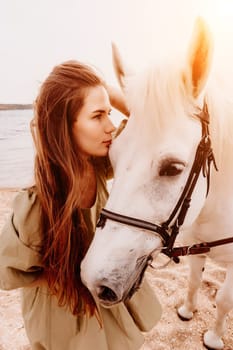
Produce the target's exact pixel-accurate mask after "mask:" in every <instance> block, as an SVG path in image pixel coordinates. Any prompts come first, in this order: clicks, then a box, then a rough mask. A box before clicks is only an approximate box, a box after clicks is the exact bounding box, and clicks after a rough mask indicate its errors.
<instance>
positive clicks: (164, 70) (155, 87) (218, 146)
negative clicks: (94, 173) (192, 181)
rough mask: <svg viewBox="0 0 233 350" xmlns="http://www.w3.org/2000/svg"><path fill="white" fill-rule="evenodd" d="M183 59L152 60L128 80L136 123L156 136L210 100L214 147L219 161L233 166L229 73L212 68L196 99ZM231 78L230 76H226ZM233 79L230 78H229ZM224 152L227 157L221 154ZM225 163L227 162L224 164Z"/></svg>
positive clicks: (131, 107) (145, 132) (231, 105)
mask: <svg viewBox="0 0 233 350" xmlns="http://www.w3.org/2000/svg"><path fill="white" fill-rule="evenodd" d="M183 72H184V62H183V61H182V59H178V60H177V61H175V60H174V59H173V58H172V60H171V62H170V63H169V62H163V63H161V62H160V64H156V65H155V64H153V65H151V66H149V67H148V68H147V69H145V70H144V71H143V72H141V73H139V74H137V75H135V76H131V77H129V78H128V80H127V84H126V94H127V100H128V104H129V108H130V110H131V114H132V117H133V118H134V124H135V125H137V129H138V130H139V131H140V137H141V138H143V135H144V136H145V137H146V138H147V139H148V137H150V135H151V137H152V138H154V135H155V133H157V132H163V131H164V130H166V128H167V127H169V125H171V124H174V123H176V120H178V118H187V117H190V116H192V115H194V114H197V113H198V109H199V108H202V107H203V103H204V99H205V100H206V102H207V105H208V110H209V114H210V130H211V139H212V144H213V148H214V151H215V153H216V157H217V160H218V163H219V164H221V165H222V164H223V163H224V162H225V163H227V164H228V166H229V162H231V163H232V166H233V152H232V147H233V136H232V135H233V97H232V96H231V95H232V93H231V91H232V90H231V88H230V85H231V84H229V82H228V80H229V79H230V76H229V77H227V74H226V76H225V77H224V76H223V75H222V74H221V71H220V72H219V74H216V73H215V72H214V71H213V72H211V74H210V77H209V79H208V82H207V84H206V87H205V91H203V93H202V98H201V99H198V100H196V101H195V100H194V99H193V97H192V96H189V95H188V94H187V91H186V88H185V84H184V81H183ZM227 78H228V80H227ZM230 83H231V82H230ZM223 152H224V157H222V154H223ZM223 165H224V164H223Z"/></svg>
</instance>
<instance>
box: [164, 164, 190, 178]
mask: <svg viewBox="0 0 233 350" xmlns="http://www.w3.org/2000/svg"><path fill="white" fill-rule="evenodd" d="M183 169H184V164H183V163H174V162H173V163H169V164H164V165H163V166H162V167H161V169H160V171H159V176H176V175H179V174H180V173H181V172H182V171H183Z"/></svg>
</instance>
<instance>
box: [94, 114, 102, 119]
mask: <svg viewBox="0 0 233 350" xmlns="http://www.w3.org/2000/svg"><path fill="white" fill-rule="evenodd" d="M101 117H102V114H96V115H94V117H93V118H94V119H100V118H101Z"/></svg>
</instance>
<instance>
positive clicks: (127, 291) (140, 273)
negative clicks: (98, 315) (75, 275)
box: [81, 256, 152, 308]
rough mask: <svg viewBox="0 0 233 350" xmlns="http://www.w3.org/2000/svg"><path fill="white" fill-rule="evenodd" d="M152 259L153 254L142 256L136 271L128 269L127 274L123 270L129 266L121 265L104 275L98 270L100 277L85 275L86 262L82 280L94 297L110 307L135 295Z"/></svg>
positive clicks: (82, 270) (96, 274)
mask: <svg viewBox="0 0 233 350" xmlns="http://www.w3.org/2000/svg"><path fill="white" fill-rule="evenodd" d="M151 261H152V257H151V256H142V257H140V258H138V259H137V260H136V264H135V269H134V271H128V273H127V274H124V273H122V271H126V270H128V267H127V266H121V268H118V269H117V268H115V269H114V270H112V271H111V272H108V275H107V274H105V275H104V276H101V273H100V271H99V272H96V273H95V276H99V277H95V278H91V277H90V276H86V275H85V264H84V265H82V268H81V277H82V281H83V283H84V284H85V285H86V287H87V288H88V289H89V290H90V292H91V293H92V295H93V297H94V299H95V300H96V301H97V302H98V303H99V304H101V305H102V306H104V307H106V308H109V307H112V306H114V305H116V304H118V303H120V302H124V301H126V300H129V299H130V298H131V297H132V296H133V295H134V293H135V292H136V291H137V290H138V289H139V288H140V285H141V283H142V280H143V277H144V273H145V270H146V268H147V266H148V265H149V264H150V263H151ZM92 276H93V275H92ZM123 276H124V277H123Z"/></svg>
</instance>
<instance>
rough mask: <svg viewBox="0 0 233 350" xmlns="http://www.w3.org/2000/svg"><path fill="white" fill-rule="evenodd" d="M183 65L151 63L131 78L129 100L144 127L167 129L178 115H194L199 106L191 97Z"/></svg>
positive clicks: (132, 109) (154, 130)
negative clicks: (184, 79) (185, 82)
mask: <svg viewBox="0 0 233 350" xmlns="http://www.w3.org/2000/svg"><path fill="white" fill-rule="evenodd" d="M182 74H183V71H182V65H181V64H179V63H178V64H177V65H175V64H174V62H171V63H170V64H169V63H164V64H163V63H162V64H161V63H160V64H157V65H154V64H153V65H150V66H149V67H148V68H147V69H145V70H144V71H143V72H141V73H139V74H137V75H135V76H132V77H130V78H129V79H128V80H127V100H128V104H129V108H130V110H131V114H132V116H133V118H134V119H135V123H137V125H138V126H139V127H140V130H144V129H146V130H147V131H146V132H147V136H148V132H149V130H150V131H151V133H156V132H163V131H164V130H165V129H166V128H167V127H168V125H171V124H173V123H174V122H176V120H177V119H178V118H184V117H186V115H193V114H194V113H196V112H197V109H196V107H197V106H195V105H194V104H193V99H192V98H191V96H187V93H186V91H185V86H184V81H183V75H182Z"/></svg>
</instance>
